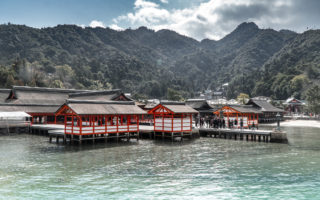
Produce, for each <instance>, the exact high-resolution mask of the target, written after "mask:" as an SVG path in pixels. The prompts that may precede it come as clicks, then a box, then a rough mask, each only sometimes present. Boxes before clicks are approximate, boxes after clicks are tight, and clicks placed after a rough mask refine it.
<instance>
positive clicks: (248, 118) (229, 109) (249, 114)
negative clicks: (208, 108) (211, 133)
mask: <svg viewBox="0 0 320 200" xmlns="http://www.w3.org/2000/svg"><path fill="white" fill-rule="evenodd" d="M260 113H261V111H259V110H257V109H255V108H253V107H252V106H240V105H239V106H238V105H237V106H235V105H232V106H231V105H228V106H223V107H222V108H220V109H218V110H216V111H215V112H214V114H215V115H217V116H218V117H220V118H222V116H223V119H224V121H225V125H226V127H227V128H251V127H258V125H259V114H260ZM231 124H232V125H231Z"/></svg>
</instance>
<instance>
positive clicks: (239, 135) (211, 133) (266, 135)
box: [199, 128, 272, 142]
mask: <svg viewBox="0 0 320 200" xmlns="http://www.w3.org/2000/svg"><path fill="white" fill-rule="evenodd" d="M199 133H200V136H202V137H212V138H223V139H234V140H238V139H239V140H246V141H259V142H270V141H271V134H272V131H271V130H270V131H268V130H251V129H215V128H200V129H199Z"/></svg>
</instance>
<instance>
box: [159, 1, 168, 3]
mask: <svg viewBox="0 0 320 200" xmlns="http://www.w3.org/2000/svg"><path fill="white" fill-rule="evenodd" d="M160 2H161V3H169V1H168V0H160Z"/></svg>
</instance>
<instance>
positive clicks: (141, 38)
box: [0, 22, 318, 98]
mask: <svg viewBox="0 0 320 200" xmlns="http://www.w3.org/2000/svg"><path fill="white" fill-rule="evenodd" d="M300 35H302V34H298V33H295V32H292V31H289V30H280V31H275V30H272V29H260V28H259V27H258V26H257V25H256V24H254V23H253V22H249V23H247V22H244V23H242V24H240V25H239V26H238V27H236V28H235V30H234V31H232V32H231V33H230V34H228V35H226V36H225V37H224V38H222V39H221V40H217V41H215V40H209V39H204V40H201V41H197V40H195V39H193V38H190V37H186V36H183V35H180V34H178V33H176V32H174V31H172V30H159V31H154V30H151V29H148V28H147V27H139V28H138V29H134V30H133V29H126V30H124V31H116V30H113V29H110V28H98V27H97V28H90V27H86V28H81V27H79V26H76V25H58V26H56V27H49V28H41V29H37V28H32V27H27V26H25V25H12V24H9V25H0V65H1V71H0V72H1V73H0V75H4V76H5V75H6V76H8V77H9V78H7V79H5V78H2V79H3V83H2V85H1V86H2V87H8V86H9V85H10V84H12V83H14V84H18V85H19V84H20V85H35V86H50V87H66V88H68V87H76V88H91V89H108V88H111V87H114V88H122V89H123V90H124V91H126V92H131V93H133V94H134V95H135V96H136V97H137V98H138V97H139V98H149V97H156V98H168V88H170V89H171V90H172V91H175V92H176V93H177V94H179V95H180V97H184V98H189V97H194V96H195V95H196V93H197V92H199V91H202V90H204V89H213V90H216V89H219V86H220V85H222V84H223V83H225V82H230V90H232V91H228V97H229V98H234V97H235V96H236V95H237V94H238V93H240V92H245V93H248V94H250V95H255V94H259V95H263V94H264V93H263V92H261V90H259V89H257V87H256V83H258V82H259V79H261V78H263V77H264V76H263V74H264V70H268V68H269V65H268V64H266V63H268V62H272V63H274V62H275V61H272V60H271V59H273V57H274V55H276V54H277V53H278V52H281V51H285V50H282V49H283V48H285V47H286V48H290V49H292V48H294V47H292V46H290V44H291V43H292V42H293V41H294V40H295V38H297V37H298V36H300ZM317 37H318V36H317ZM306 40H308V38H307V39H306ZM288 45H289V46H288ZM304 48H307V47H306V46H304ZM286 51H289V50H286ZM290 51H291V50H290ZM301 62H304V61H301ZM274 65H275V64H274ZM61 66H64V67H61ZM64 68H65V69H64ZM286 68H290V66H286ZM315 68H316V69H317V68H318V67H315ZM30 69H32V70H33V72H32V73H31V72H30V73H31V75H29V78H25V77H23V76H22V75H21V74H23V72H24V71H30ZM32 70H31V71H32ZM61 71H62V72H61ZM63 73H67V76H63V75H61V74H63ZM273 73H274V74H275V75H276V74H277V73H275V72H273ZM253 75H256V76H253ZM243 76H246V77H252V78H251V79H252V80H251V81H249V82H248V83H246V86H243V85H241V84H240V82H241V81H242V80H243ZM37 77H38V78H37ZM241 77H242V78H241ZM242 82H243V81H242ZM269 91H270V92H266V93H265V94H266V95H267V94H268V95H274V96H275V97H276V96H277V95H275V93H274V91H273V90H272V88H271V89H270V90H269ZM300 94H302V93H301V92H300ZM288 95H289V94H288V93H286V94H282V95H280V96H281V97H285V96H288ZM278 96H279V95H278Z"/></svg>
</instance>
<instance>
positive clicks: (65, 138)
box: [63, 134, 67, 144]
mask: <svg viewBox="0 0 320 200" xmlns="http://www.w3.org/2000/svg"><path fill="white" fill-rule="evenodd" d="M66 143H67V135H66V134H64V135H63V144H66Z"/></svg>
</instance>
